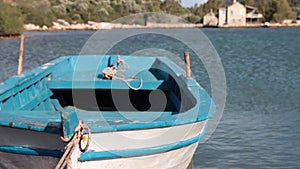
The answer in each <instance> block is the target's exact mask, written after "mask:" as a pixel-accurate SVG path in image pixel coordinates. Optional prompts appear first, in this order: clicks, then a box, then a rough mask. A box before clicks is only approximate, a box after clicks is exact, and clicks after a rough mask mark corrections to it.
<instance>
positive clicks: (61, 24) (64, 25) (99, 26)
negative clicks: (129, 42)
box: [24, 19, 203, 31]
mask: <svg viewBox="0 0 300 169" xmlns="http://www.w3.org/2000/svg"><path fill="white" fill-rule="evenodd" d="M197 27H203V25H202V24H191V23H179V24H161V23H147V25H134V24H133V25H129V24H120V23H108V22H93V21H88V23H87V24H82V23H77V24H70V23H68V22H66V21H64V20H62V19H58V20H57V21H56V22H53V26H51V27H47V26H42V27H40V26H38V25H34V24H26V25H24V28H25V30H26V31H59V30H108V29H127V28H197Z"/></svg>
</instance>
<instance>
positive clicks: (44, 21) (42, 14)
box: [15, 0, 55, 26]
mask: <svg viewBox="0 0 300 169" xmlns="http://www.w3.org/2000/svg"><path fill="white" fill-rule="evenodd" d="M15 2H16V3H17V6H18V7H19V8H20V10H21V12H22V14H23V16H24V18H25V21H24V22H25V23H32V24H35V25H40V26H43V25H46V26H51V25H52V21H53V20H54V19H55V18H54V15H53V13H52V10H51V4H50V2H49V1H48V0H15Z"/></svg>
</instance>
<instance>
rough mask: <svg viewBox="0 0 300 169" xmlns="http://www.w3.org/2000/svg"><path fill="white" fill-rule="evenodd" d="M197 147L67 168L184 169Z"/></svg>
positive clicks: (192, 146)
mask: <svg viewBox="0 0 300 169" xmlns="http://www.w3.org/2000/svg"><path fill="white" fill-rule="evenodd" d="M197 145H198V142H197V143H194V144H191V145H189V146H187V147H182V148H180V149H176V150H172V151H167V152H164V153H159V154H152V155H146V156H139V157H129V158H117V159H109V160H99V161H88V162H81V163H79V164H78V166H71V167H69V168H72V169H75V168H77V169H92V168H110V169H119V168H122V169H150V168H151V169H186V168H188V166H189V164H190V162H191V160H192V158H193V154H194V152H195V150H196V148H197Z"/></svg>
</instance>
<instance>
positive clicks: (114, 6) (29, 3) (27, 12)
mask: <svg viewBox="0 0 300 169" xmlns="http://www.w3.org/2000/svg"><path fill="white" fill-rule="evenodd" d="M0 1H1V6H0V8H1V10H2V11H7V12H8V13H9V14H7V13H4V12H0V21H1V22H0V33H1V32H2V33H15V32H18V31H16V30H20V31H21V30H22V29H21V27H20V25H22V24H20V23H25V24H28V23H32V24H35V25H40V26H43V25H45V26H51V25H52V24H53V21H56V20H57V19H63V20H66V21H67V22H69V23H87V22H88V21H95V22H111V21H114V20H115V19H118V18H120V17H123V16H127V15H129V14H136V13H143V12H158V13H168V14H172V15H176V16H179V17H182V18H184V19H186V20H187V21H189V22H192V23H197V22H200V21H201V19H202V18H203V16H204V15H205V14H206V13H208V12H209V11H210V9H214V11H217V9H218V8H219V7H224V6H227V5H229V4H231V0H208V1H207V2H206V3H204V4H201V5H199V4H196V5H195V6H194V7H191V8H184V7H182V6H181V5H180V0H164V1H161V0H0ZM239 1H240V2H241V3H243V4H248V5H252V6H256V7H258V12H260V13H262V14H263V15H264V16H265V20H264V21H269V22H270V21H275V22H281V21H282V20H283V19H296V17H297V16H298V18H299V17H300V1H299V0H239ZM4 2H5V3H4ZM20 15H21V16H20ZM15 18H19V19H15ZM14 22H18V24H16V23H14ZM13 25H18V28H13ZM10 29H13V31H10ZM20 31H19V32H20Z"/></svg>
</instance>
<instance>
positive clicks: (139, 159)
mask: <svg viewBox="0 0 300 169" xmlns="http://www.w3.org/2000/svg"><path fill="white" fill-rule="evenodd" d="M205 126H206V121H200V122H197V123H191V124H185V125H178V126H172V127H165V128H155V129H147V130H133V131H119V132H110V133H94V134H92V135H91V140H92V141H91V145H90V148H89V150H88V151H87V152H84V153H82V154H81V153H80V151H79V150H78V149H77V150H76V151H75V152H74V154H73V156H72V160H71V161H72V162H71V163H69V166H68V168H71V169H91V168H111V169H118V168H122V169H135V168H136V169H142V168H151V169H169V168H170V169H177V168H178V169H185V168H188V166H189V164H190V162H191V160H192V157H193V154H194V152H195V150H196V148H197V145H198V142H199V139H200V138H201V137H202V136H203V135H204V133H205ZM107 152H108V153H107ZM77 159H79V160H77Z"/></svg>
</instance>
